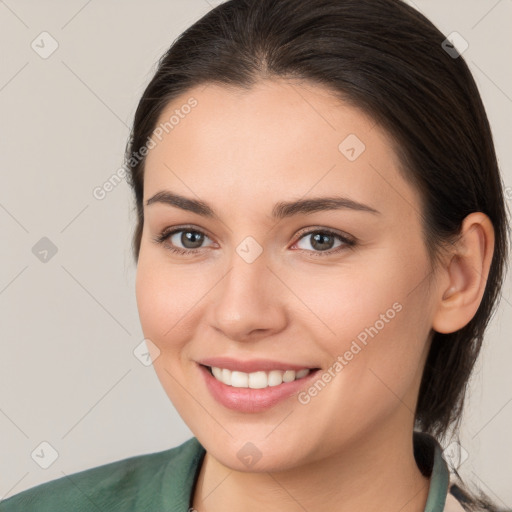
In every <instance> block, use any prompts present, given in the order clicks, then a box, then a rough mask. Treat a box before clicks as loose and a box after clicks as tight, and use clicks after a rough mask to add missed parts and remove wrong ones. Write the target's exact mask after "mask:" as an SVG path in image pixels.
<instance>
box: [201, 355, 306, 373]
mask: <svg viewBox="0 0 512 512" xmlns="http://www.w3.org/2000/svg"><path fill="white" fill-rule="evenodd" d="M197 362H198V363H199V364H202V365H204V366H213V367H216V368H226V369H227V370H231V371H239V372H244V373H252V372H257V371H265V372H268V371H271V370H295V371H299V370H303V369H313V368H316V367H313V366H308V365H299V364H292V363H285V362H282V361H272V360H270V359H251V360H248V361H241V360H238V359H233V358H231V357H208V358H205V359H201V360H199V361H197Z"/></svg>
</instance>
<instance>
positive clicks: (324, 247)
mask: <svg viewBox="0 0 512 512" xmlns="http://www.w3.org/2000/svg"><path fill="white" fill-rule="evenodd" d="M303 240H304V241H307V240H309V242H307V243H304V244H303V245H304V246H306V247H304V246H303V247H300V246H299V249H304V250H307V251H308V252H313V253H316V254H315V255H318V256H323V255H324V254H323V253H327V254H333V253H337V252H339V251H342V250H344V249H346V248H349V247H353V246H354V245H355V240H353V239H352V238H349V237H348V236H345V235H342V234H340V233H336V232H335V231H331V230H329V229H315V230H313V231H308V232H306V233H303V234H302V235H301V237H300V238H299V240H298V242H296V244H295V245H299V244H300V243H301V242H302V241H303ZM336 241H339V243H338V245H335V243H336ZM307 245H309V246H310V247H312V248H313V250H312V251H311V250H310V249H309V248H308V247H307Z"/></svg>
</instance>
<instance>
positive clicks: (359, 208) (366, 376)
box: [0, 0, 507, 512]
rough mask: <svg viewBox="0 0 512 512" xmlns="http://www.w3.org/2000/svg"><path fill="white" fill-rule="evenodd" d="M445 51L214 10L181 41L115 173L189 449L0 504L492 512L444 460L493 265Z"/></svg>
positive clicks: (251, 9)
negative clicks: (125, 172) (127, 175)
mask: <svg viewBox="0 0 512 512" xmlns="http://www.w3.org/2000/svg"><path fill="white" fill-rule="evenodd" d="M445 40H446V37H445V36H444V35H443V34H441V33H440V32H439V31H438V30H437V29H436V28H435V27H434V26H433V25H432V24H431V23H430V22H429V21H428V20H426V19H425V18H424V17H423V16H422V15H420V14H419V13H418V12H416V11H415V10H414V9H412V8H411V7H409V6H407V5H406V4H404V3H402V2H400V1H397V0H314V1H311V0H231V1H228V2H226V3H224V4H222V5H220V6H219V7H217V8H215V9H213V10H212V11H210V12H209V13H208V14H207V15H206V16H204V17H203V18H202V19H201V20H199V21H198V22H197V23H195V24H194V25H193V26H192V27H190V28H189V29H188V30H187V31H186V32H185V33H184V34H182V36H181V37H180V38H179V39H178V40H177V41H176V42H175V43H174V44H173V45H172V47H171V48H170V49H169V51H168V52H167V53H166V54H165V55H164V56H163V57H162V59H161V60H160V63H159V67H158V70H157V71H156V74H155V76H154V77H153V79H152V80H151V82H150V84H149V85H148V87H147V89H146V91H145V92H144V94H143V96H142V98H141V100H140V103H139V106H138V109H137V112H136V115H135V120H134V126H133V131H132V137H131V139H130V142H129V145H128V148H127V166H128V167H129V168H130V172H131V184H132V186H133V189H134V194H135V200H136V207H137V212H138V224H137V226H136V230H135V236H134V253H135V258H136V260H137V263H138V266H137V283H136V285H137V303H138V309H139V314H140V320H141V324H142V328H143V331H144V335H145V337H146V339H147V344H148V348H149V350H150V353H151V356H152V360H153V364H154V367H155V370H156V372H157V374H158V377H159V379H160V381H161V383H162V385H163V387H164V389H165V391H166V392H167V394H168V396H169V398H170V399H171V401H172V402H173V404H174V406H175V407H176V408H177V410H178V412H179V413H180V415H181V416H182V418H183V419H184V421H185V422H186V423H187V425H188V426H189V428H190V429H191V430H192V432H193V433H194V435H195V437H193V438H192V439H190V440H188V441H187V442H185V443H184V444H182V445H181V446H179V447H177V448H173V449H171V450H167V451H165V452H159V453H156V454H149V455H143V456H137V457H132V458H131V459H126V460H123V461H118V462H115V463H112V464H108V465H106V466H102V467H99V468H93V469H90V470H87V471H84V472H81V473H77V474H75V475H72V477H70V478H63V479H59V480H56V481H53V482H49V483H46V484H43V485H41V486H38V487H36V488H33V489H30V490H28V491H25V492H23V493H20V494H19V495H17V496H15V497H13V498H11V499H9V500H6V501H5V502H3V503H2V504H1V505H0V510H5V511H12V510H24V511H31V510H34V511H36V510H37V511H42V510H52V511H58V510H74V511H81V510H109V511H114V510H115V511H121V510H122V511H133V510H151V511H164V510H165V511H167V510H172V511H185V510H198V511H200V512H203V511H217V510H248V511H252V510H263V509H265V510H276V511H277V510H279V511H292V510H308V511H312V510H333V511H334V510H336V511H345V510H365V511H371V510H389V511H397V510H400V511H401V512H413V511H423V510H425V511H439V512H440V511H443V510H445V511H455V510H459V511H460V510H497V508H496V505H494V504H492V503H491V502H490V500H489V499H488V498H486V497H485V496H483V494H479V495H477V492H476V491H475V492H470V490H468V489H465V485H464V484H463V483H462V482H461V481H459V480H457V479H454V480H453V481H452V482H449V478H450V475H449V471H448V465H447V464H446V462H445V460H444V458H443V454H442V449H441V445H440V441H442V440H443V439H445V438H447V437H448V434H449V433H450V432H456V431H457V428H458V423H459V422H460V418H461V413H462V407H463V402H464V393H465V387H466V384H467V382H468V379H469V375H470V372H471V369H472V367H473V365H474V363H475V360H476V358H477V356H478V353H479V350H480V346H481V343H482V339H483V334H484V330H485V327H486V325H487V323H488V321H489V318H490V315H491V313H492V311H493V309H494V307H495V306H496V302H497V297H498V295H499V291H500V286H501V283H502V280H503V275H504V271H505V262H506V256H507V223H506V212H505V205H504V199H503V191H502V183H501V179H500V175H499V170H498V166H497V161H496V156H495V152H494V147H493V142H492V137H491V133H490V129H489V124H488V121H487V117H486V114H485V111H484V108H483V105H482V102H481V99H480V96H479V93H478V90H477V88H476V86H475V83H474V81H473V79H472V77H471V74H470V72H469V70H468V68H467V66H466V64H465V63H464V61H463V59H462V57H460V55H458V53H457V51H456V50H455V49H454V47H453V45H448V46H447V44H446V42H445ZM445 458H446V455H445ZM455 480H457V481H455Z"/></svg>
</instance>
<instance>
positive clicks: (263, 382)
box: [208, 366, 311, 389]
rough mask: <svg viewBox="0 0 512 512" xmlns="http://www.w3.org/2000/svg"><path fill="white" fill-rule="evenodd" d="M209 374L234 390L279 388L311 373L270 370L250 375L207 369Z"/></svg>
mask: <svg viewBox="0 0 512 512" xmlns="http://www.w3.org/2000/svg"><path fill="white" fill-rule="evenodd" d="M208 368H209V370H210V373H211V374H212V375H213V376H214V377H215V379H217V380H218V381H219V382H222V383H223V384H226V385H227V386H232V387H234V388H251V389H264V388H267V387H273V386H279V385H280V384H283V382H293V381H294V380H298V379H302V378H303V377H306V376H307V375H309V373H310V372H311V370H310V369H308V368H304V369H302V370H298V371H295V370H271V371H269V372H265V371H256V372H252V373H246V372H240V371H231V370H228V369H227V368H218V367H215V366H211V367H208Z"/></svg>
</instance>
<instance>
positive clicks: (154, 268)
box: [135, 248, 204, 352]
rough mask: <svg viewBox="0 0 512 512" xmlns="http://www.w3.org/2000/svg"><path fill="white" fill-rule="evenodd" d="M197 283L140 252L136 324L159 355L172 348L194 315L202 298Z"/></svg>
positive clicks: (159, 259)
mask: <svg viewBox="0 0 512 512" xmlns="http://www.w3.org/2000/svg"><path fill="white" fill-rule="evenodd" d="M200 282H201V280H200V279H199V280H198V279H197V276H195V278H194V276H193V275H192V274H191V272H188V271H187V269H185V268H178V267H177V266H172V265H169V262H166V261H163V258H162V257H161V256H160V255H158V254H155V253H154V252H151V251H150V250H147V251H145V250H143V249H142V248H141V252H140V256H139V261H138V264H137V276H136V282H135V287H136V298H137V308H138V311H139V317H140V323H141V326H142V330H143V332H144V336H145V337H146V338H149V339H150V340H151V341H152V342H153V343H154V344H155V345H157V347H158V348H159V349H160V350H161V351H162V352H165V351H169V350H173V348H175V346H176V340H179V339H181V338H183V336H184V335H185V334H186V333H185V331H186V329H187V325H190V322H191V321H193V318H194V315H196V314H197V311H196V310H197V309H198V308H197V306H198V304H199V303H200V297H201V296H202V295H204V291H203V290H202V285H201V284H200ZM191 283H193V284H194V285H193V286H191Z"/></svg>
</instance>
